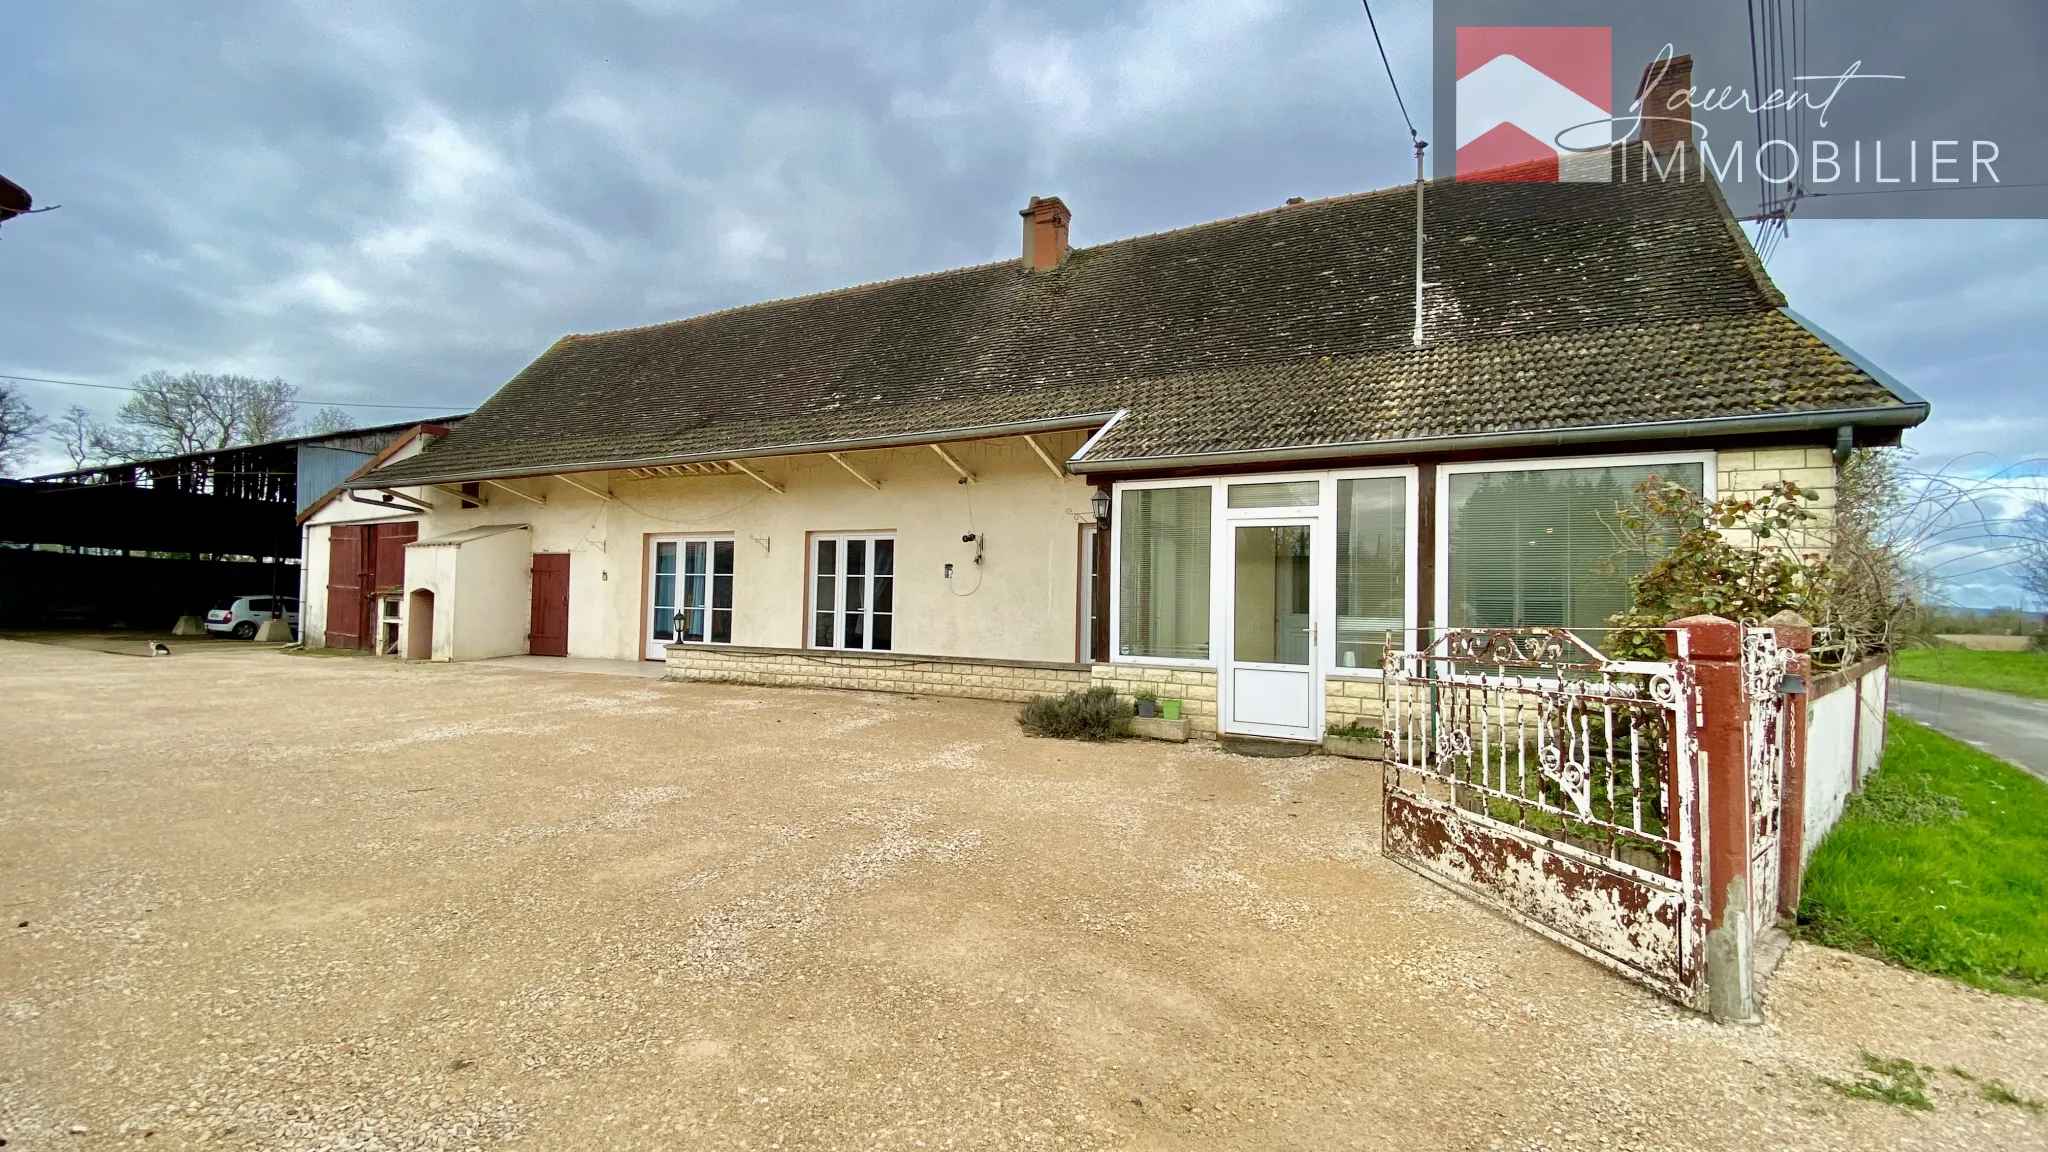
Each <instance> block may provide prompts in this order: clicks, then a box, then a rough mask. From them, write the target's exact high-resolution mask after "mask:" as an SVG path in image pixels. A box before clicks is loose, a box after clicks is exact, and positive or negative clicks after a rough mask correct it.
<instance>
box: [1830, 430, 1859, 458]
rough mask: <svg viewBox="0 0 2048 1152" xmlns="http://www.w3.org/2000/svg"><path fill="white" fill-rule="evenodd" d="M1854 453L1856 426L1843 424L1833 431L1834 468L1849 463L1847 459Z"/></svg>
mask: <svg viewBox="0 0 2048 1152" xmlns="http://www.w3.org/2000/svg"><path fill="white" fill-rule="evenodd" d="M1855 451H1856V426H1855V425H1854V424H1844V425H1842V426H1841V427H1840V428H1837V429H1835V467H1837V468H1840V467H1842V466H1843V465H1846V464H1847V463H1849V457H1850V456H1851V455H1853V454H1854V453H1855Z"/></svg>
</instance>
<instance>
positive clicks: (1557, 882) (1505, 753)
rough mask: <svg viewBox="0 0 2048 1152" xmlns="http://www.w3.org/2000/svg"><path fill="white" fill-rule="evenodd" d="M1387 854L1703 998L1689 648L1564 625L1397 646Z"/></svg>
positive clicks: (1386, 681) (1582, 947)
mask: <svg viewBox="0 0 2048 1152" xmlns="http://www.w3.org/2000/svg"><path fill="white" fill-rule="evenodd" d="M1383 672H1384V677H1383V679H1382V681H1381V683H1382V685H1383V691H1384V693H1385V696H1384V700H1383V705H1382V707H1383V713H1382V717H1383V723H1382V731H1383V734H1384V738H1385V744H1386V754H1385V755H1386V759H1385V761H1384V765H1383V782H1384V813H1385V833H1384V840H1383V851H1384V853H1385V854H1386V855H1387V856H1389V857H1391V858H1392V859H1394V860H1396V861H1398V862H1400V863H1401V864H1403V865H1405V866H1407V867H1409V868H1411V869H1413V870H1415V871H1417V872H1419V873H1421V874H1422V875H1424V876H1426V877H1428V878H1430V879H1432V880H1435V881H1438V882H1439V883H1442V884H1444V885H1446V886H1448V887H1450V888H1452V889H1454V890H1456V891H1458V892H1461V893H1463V894H1465V895H1467V896H1469V897H1471V898H1472V899H1474V900H1477V901H1478V902H1480V903H1483V904H1486V905H1489V906H1491V907H1494V908H1496V909H1498V910H1499V911H1501V912H1503V913H1505V914H1506V915H1508V916H1510V917H1512V918H1513V919H1515V920H1517V921H1519V922H1520V923H1522V924H1524V925H1526V926H1528V927H1529V928H1531V929H1533V930H1535V931H1536V932H1539V933H1541V934H1542V935H1544V936H1547V937H1549V938H1551V939H1553V940H1556V941H1557V942H1559V943H1561V944H1563V945H1565V946H1566V947H1568V948H1571V949H1573V950H1575V951H1577V952H1580V953H1582V954H1584V955H1586V956H1588V957H1591V958H1592V959H1594V960H1596V961H1598V962H1600V963H1601V964H1604V965H1606V966H1608V967H1610V968H1612V969H1614V970H1616V971H1618V972H1621V973H1623V974H1624V975H1627V976H1629V977H1631V978H1633V979H1636V980H1639V981H1641V982H1642V983H1644V984H1647V985H1649V986H1650V987H1651V988H1654V989H1656V990H1657V991H1659V992H1661V993H1663V994H1664V995H1666V996H1669V997H1671V998H1672V999H1675V1000H1677V1001H1679V1002H1681V1003H1683V1004H1686V1005H1689V1006H1692V1007H1696V1008H1698V1007H1704V1005H1705V1001H1706V987H1707V982H1706V943H1705V942H1706V932H1707V917H1708V906H1707V901H1706V900H1705V898H1704V896H1705V887H1704V877H1703V874H1702V870H1703V868H1704V861H1703V859H1702V855H1701V851H1700V845H1701V839H1700V822H1701V813H1700V796H1701V789H1700V779H1699V763H1700V756H1699V744H1698V737H1697V732H1696V729H1695V725H1696V723H1697V720H1698V694H1697V691H1696V688H1695V685H1694V681H1693V676H1692V668H1691V666H1690V664H1689V663H1688V662H1687V661H1686V659H1684V657H1683V655H1682V654H1681V657H1680V658H1678V659H1675V660H1671V661H1616V660H1612V659H1610V658H1608V657H1607V656H1606V655H1604V654H1603V653H1601V652H1600V651H1599V650H1598V649H1595V648H1593V647H1591V646H1590V645H1588V644H1586V643H1585V642H1584V641H1582V640H1581V639H1580V638H1579V637H1577V636H1575V635H1574V634H1572V633H1571V632H1569V631H1566V630H1564V629H1541V628H1539V629H1452V630H1448V631H1446V632H1444V633H1443V634H1441V635H1440V636H1439V637H1438V638H1437V639H1436V640H1435V641H1434V642H1433V643H1432V644H1431V645H1430V646H1429V647H1428V648H1427V649H1425V650H1423V651H1419V652H1402V651H1398V650H1396V648H1395V646H1394V645H1392V644H1389V646H1388V654H1387V657H1386V660H1385V664H1384V666H1383Z"/></svg>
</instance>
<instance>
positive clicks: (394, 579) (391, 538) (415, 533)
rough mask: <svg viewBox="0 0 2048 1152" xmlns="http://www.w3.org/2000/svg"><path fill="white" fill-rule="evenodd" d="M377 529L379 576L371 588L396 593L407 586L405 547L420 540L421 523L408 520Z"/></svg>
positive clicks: (380, 526)
mask: <svg viewBox="0 0 2048 1152" xmlns="http://www.w3.org/2000/svg"><path fill="white" fill-rule="evenodd" d="M376 527H377V575H376V577H375V579H374V582H373V584H372V585H371V587H372V588H373V589H375V590H376V591H379V592H396V591H398V590H399V589H400V588H402V587H404V586H405V546H406V545H407V544H410V543H412V542H413V541H415V540H417V539H419V538H420V522H419V521H417V520H407V521H404V522H402V523H398V524H379V525H377V526H376Z"/></svg>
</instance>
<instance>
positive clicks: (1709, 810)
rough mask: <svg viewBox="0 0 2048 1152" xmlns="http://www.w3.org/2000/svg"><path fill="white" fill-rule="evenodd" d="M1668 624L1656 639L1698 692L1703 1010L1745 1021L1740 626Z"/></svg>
mask: <svg viewBox="0 0 2048 1152" xmlns="http://www.w3.org/2000/svg"><path fill="white" fill-rule="evenodd" d="M1669 627H1670V628H1671V630H1672V631H1671V632H1669V633H1667V634H1666V635H1665V641H1664V642H1665V644H1666V646H1667V647H1668V648H1669V650H1670V653H1671V655H1672V656H1673V657H1675V658H1677V659H1682V660H1685V661H1688V662H1690V663H1691V665H1692V669H1693V683H1694V685H1695V686H1696V691H1697V692H1698V711H1697V713H1696V714H1695V732H1696V734H1697V736H1698V739H1699V752H1700V759H1701V760H1702V761H1703V762H1704V763H1703V764H1702V765H1701V766H1700V768H1699V778H1698V784H1697V787H1698V789H1699V793H1698V795H1699V803H1700V811H1701V813H1702V814H1703V816H1704V819H1703V820H1702V821H1701V826H1702V827H1701V832H1702V839H1703V840H1704V841H1705V845H1704V851H1702V852H1701V857H1702V859H1703V863H1704V865H1705V884H1704V887H1705V889H1706V905H1707V941H1706V943H1707V948H1706V965H1707V1011H1708V1013H1709V1014H1710V1015H1712V1016H1713V1017H1714V1018H1715V1019H1717V1020H1722V1021H1730V1022H1737V1021H1742V1022H1746V1021H1753V1020H1756V1019H1758V1015H1757V1011H1756V987H1755V980H1754V978H1753V967H1752V964H1751V956H1750V943H1751V937H1752V935H1753V931H1754V930H1753V928H1752V927H1751V925H1750V923H1749V908H1750V895H1749V861H1750V842H1749V837H1750V818H1749V817H1750V813H1749V803H1750V789H1749V761H1748V746H1747V742H1746V736H1747V727H1748V726H1747V723H1746V720H1747V717H1748V715H1749V712H1748V705H1747V703H1746V702H1745V701H1744V699H1743V690H1742V625H1740V624H1737V623H1736V622H1735V621H1733V620H1726V619H1723V618H1721V617H1719V616H1687V617H1685V618H1684V619H1682V620H1673V621H1672V622H1671V623H1670V625H1669ZM1680 771H1684V766H1680ZM1677 775H1678V773H1673V777H1674V782H1675V780H1676V777H1677ZM1673 810H1674V811H1675V810H1676V809H1675V808H1674V809H1673Z"/></svg>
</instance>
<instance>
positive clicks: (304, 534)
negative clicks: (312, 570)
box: [285, 524, 313, 648]
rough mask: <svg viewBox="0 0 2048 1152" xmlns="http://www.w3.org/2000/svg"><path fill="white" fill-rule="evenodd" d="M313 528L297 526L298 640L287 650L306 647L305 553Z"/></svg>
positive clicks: (309, 616) (308, 607)
mask: <svg viewBox="0 0 2048 1152" xmlns="http://www.w3.org/2000/svg"><path fill="white" fill-rule="evenodd" d="M312 541H313V526H312V525H311V524H301V525H299V638H298V639H297V640H295V641H293V642H292V643H290V644H287V645H285V647H287V648H304V647H305V646H306V625H307V623H308V622H309V621H311V619H312V606H311V605H309V604H308V603H307V602H306V553H307V552H308V551H309V550H310V549H311V548H312Z"/></svg>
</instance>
